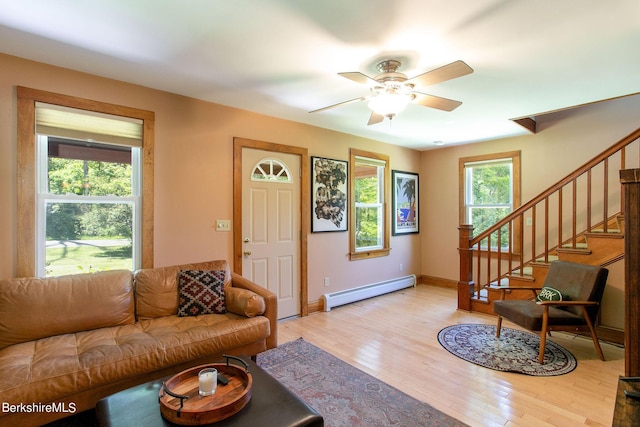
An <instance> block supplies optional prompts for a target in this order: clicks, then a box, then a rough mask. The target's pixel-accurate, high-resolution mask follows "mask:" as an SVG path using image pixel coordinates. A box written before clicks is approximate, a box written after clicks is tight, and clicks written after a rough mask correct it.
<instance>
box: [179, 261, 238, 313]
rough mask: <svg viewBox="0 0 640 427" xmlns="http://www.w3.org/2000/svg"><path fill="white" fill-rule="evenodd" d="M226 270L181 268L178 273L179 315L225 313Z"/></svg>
mask: <svg viewBox="0 0 640 427" xmlns="http://www.w3.org/2000/svg"><path fill="white" fill-rule="evenodd" d="M224 275H225V271H224V270H181V271H180V272H179V273H178V316H197V315H199V314H224V313H226V312H227V307H226V305H225V302H224V299H225V298H224V293H225V292H224V289H223V287H224Z"/></svg>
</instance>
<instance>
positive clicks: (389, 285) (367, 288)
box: [322, 274, 416, 311]
mask: <svg viewBox="0 0 640 427" xmlns="http://www.w3.org/2000/svg"><path fill="white" fill-rule="evenodd" d="M415 285H416V275H415V274H411V275H409V276H404V277H398V278H397V279H391V280H385V281H383V282H378V283H372V284H370V285H364V286H358V287H357V288H353V289H347V290H344V291H338V292H331V293H328V294H324V295H323V296H322V297H323V298H324V311H331V309H332V308H333V307H338V306H340V305H345V304H349V303H352V302H356V301H361V300H363V299H367V298H372V297H377V296H379V295H384V294H388V293H389V292H394V291H399V290H400V289H405V288H410V287H412V286H415Z"/></svg>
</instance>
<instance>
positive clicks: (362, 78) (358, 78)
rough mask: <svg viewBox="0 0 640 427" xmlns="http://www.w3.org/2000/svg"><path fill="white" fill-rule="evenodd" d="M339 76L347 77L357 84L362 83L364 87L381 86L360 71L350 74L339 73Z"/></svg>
mask: <svg viewBox="0 0 640 427" xmlns="http://www.w3.org/2000/svg"><path fill="white" fill-rule="evenodd" d="M338 75H339V76H342V77H345V78H347V79H349V80H353V81H354V82H356V83H360V84H363V85H367V84H368V85H379V84H380V83H378V82H377V81H375V80H374V79H372V78H371V77H369V76H367V75H365V74H362V73H361V72H359V71H353V72H350V73H338Z"/></svg>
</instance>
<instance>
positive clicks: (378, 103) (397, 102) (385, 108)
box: [369, 87, 415, 118]
mask: <svg viewBox="0 0 640 427" xmlns="http://www.w3.org/2000/svg"><path fill="white" fill-rule="evenodd" d="M403 89H404V87H402V88H398V87H387V88H376V89H374V90H373V93H374V96H373V98H372V99H371V101H369V108H370V109H371V110H373V112H374V113H376V114H380V115H381V116H384V117H389V118H392V117H394V116H395V115H397V114H398V113H400V112H402V111H403V110H404V109H405V108H406V107H407V105H408V104H409V102H411V100H412V99H414V98H415V95H414V94H412V93H411V91H410V90H403Z"/></svg>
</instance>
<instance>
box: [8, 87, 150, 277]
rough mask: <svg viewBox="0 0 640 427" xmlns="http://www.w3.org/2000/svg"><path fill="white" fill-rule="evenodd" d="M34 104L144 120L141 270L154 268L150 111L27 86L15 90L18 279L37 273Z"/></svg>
mask: <svg viewBox="0 0 640 427" xmlns="http://www.w3.org/2000/svg"><path fill="white" fill-rule="evenodd" d="M36 102H44V103H47V104H55V105H61V106H65V107H71V108H76V109H80V110H87V111H95V112H99V113H106V114H112V115H116V116H123V117H131V118H134V119H140V120H142V121H143V135H142V153H143V154H142V189H141V190H142V215H141V217H142V224H141V239H142V242H141V243H142V248H141V260H140V263H141V267H142V268H151V267H153V229H154V225H153V218H154V212H153V206H154V201H153V200H154V190H153V188H154V176H153V175H154V166H153V164H154V161H153V153H154V149H153V146H154V127H155V115H154V113H153V112H152V111H146V110H141V109H137V108H131V107H124V106H120V105H115V104H108V103H104V102H99V101H94V100H90V99H85V98H78V97H74V96H67V95H60V94H56V93H52V92H46V91H42V90H37V89H31V88H26V87H18V88H17V110H18V128H17V129H18V133H17V160H18V184H17V185H18V188H17V193H18V212H20V215H18V216H17V229H18V233H17V242H16V243H17V245H16V246H17V262H16V274H17V276H18V277H31V276H34V275H35V274H36V239H37V227H36V174H37V169H36V143H37V140H36V133H35V110H36Z"/></svg>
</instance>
